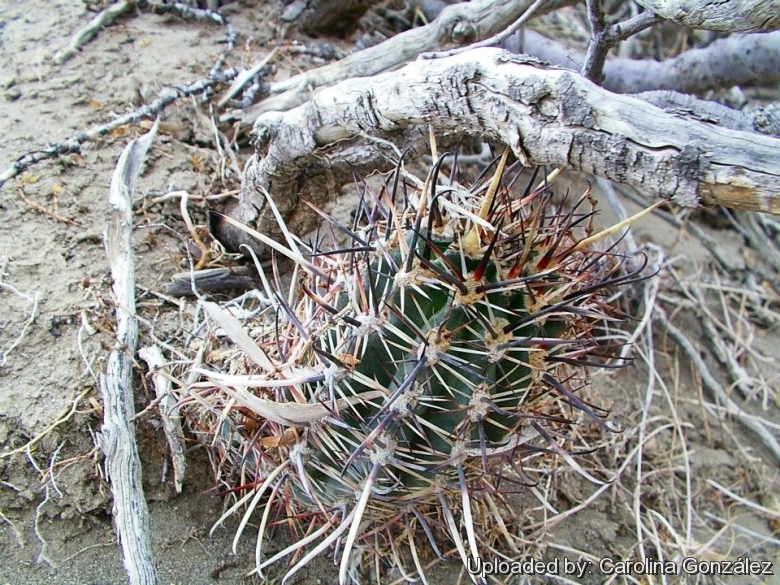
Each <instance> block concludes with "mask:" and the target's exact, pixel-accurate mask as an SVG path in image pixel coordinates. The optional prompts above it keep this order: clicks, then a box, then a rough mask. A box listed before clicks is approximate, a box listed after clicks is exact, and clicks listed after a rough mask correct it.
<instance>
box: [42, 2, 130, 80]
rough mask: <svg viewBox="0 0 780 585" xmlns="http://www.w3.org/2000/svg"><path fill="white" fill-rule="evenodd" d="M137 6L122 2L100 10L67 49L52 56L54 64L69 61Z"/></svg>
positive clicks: (76, 35)
mask: <svg viewBox="0 0 780 585" xmlns="http://www.w3.org/2000/svg"><path fill="white" fill-rule="evenodd" d="M137 4H138V2H137V1H136V0H122V1H121V2H117V3H116V4H112V5H111V6H109V7H108V8H106V9H105V10H102V11H101V12H100V13H98V15H97V16H95V17H94V18H93V19H92V20H90V21H89V23H88V24H87V25H86V26H85V27H84V28H82V29H81V30H80V31H79V32H77V33H76V34H75V35H74V36H73V38H72V39H71V41H70V43H68V46H67V47H65V48H64V49H62V50H61V51H59V52H58V53H57V54H56V55H54V57H53V59H54V62H55V63H57V64H58V65H59V64H62V63H64V62H65V61H67V60H68V59H70V58H71V57H72V56H73V55H75V54H76V53H77V52H78V50H79V49H80V48H81V47H83V46H84V45H86V44H87V43H88V42H89V41H90V39H92V37H94V36H95V35H96V34H97V33H98V31H99V30H100V29H102V28H105V27H107V26H109V25H111V24H113V23H115V22H116V21H117V20H119V19H120V18H121V17H122V16H124V15H125V14H127V13H128V12H130V11H131V10H132V9H134V8H135V7H136V6H137Z"/></svg>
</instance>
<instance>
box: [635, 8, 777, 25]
mask: <svg viewBox="0 0 780 585" xmlns="http://www.w3.org/2000/svg"><path fill="white" fill-rule="evenodd" d="M637 4H640V5H642V6H644V7H645V8H647V9H648V10H652V11H653V12H655V13H656V14H657V15H658V16H660V17H662V18H664V19H665V20H673V21H674V22H677V23H679V24H682V25H684V26H687V27H690V28H697V29H702V30H715V31H721V32H753V33H755V32H770V31H773V30H777V29H779V28H780V2H778V0H727V1H725V2H724V1H720V2H712V1H711V0H637Z"/></svg>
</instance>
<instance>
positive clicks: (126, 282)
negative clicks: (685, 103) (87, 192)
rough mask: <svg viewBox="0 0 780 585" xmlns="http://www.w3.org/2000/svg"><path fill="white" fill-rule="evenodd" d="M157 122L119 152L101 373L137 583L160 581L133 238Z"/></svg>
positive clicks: (109, 450) (106, 444)
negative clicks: (112, 343)
mask: <svg viewBox="0 0 780 585" xmlns="http://www.w3.org/2000/svg"><path fill="white" fill-rule="evenodd" d="M157 125H158V122H155V125H154V127H153V128H152V130H151V131H150V132H149V133H148V134H146V135H145V136H143V137H142V138H139V139H137V140H133V141H131V142H130V144H128V145H127V146H126V147H125V150H124V151H123V152H122V155H121V156H120V158H119V162H118V163H117V167H116V169H115V171H114V176H113V177H112V180H111V189H110V191H109V214H110V215H109V226H108V228H107V230H106V235H105V238H106V253H107V255H108V258H109V263H110V265H111V277H112V280H113V286H112V290H113V293H114V302H115V305H116V320H117V327H116V335H117V347H116V348H115V349H114V350H112V351H111V353H110V354H109V356H108V363H107V365H106V373H105V375H101V376H100V386H101V390H102V394H103V403H104V418H103V426H102V427H101V431H100V433H98V434H97V439H98V445H99V446H100V448H101V450H102V451H103V453H104V454H105V457H106V464H105V465H106V474H107V477H108V480H109V481H110V482H111V492H112V494H113V497H114V506H113V514H114V525H115V529H116V531H117V535H118V537H119V542H120V544H121V546H122V556H123V560H124V565H125V570H126V571H127V574H128V577H129V580H130V583H131V585H155V584H156V583H157V571H156V569H155V566H154V559H153V557H152V550H151V542H150V538H149V511H148V509H147V507H146V500H145V499H144V495H143V487H142V484H141V462H140V459H139V457H138V448H137V446H136V442H135V429H134V427H133V424H132V418H133V416H134V414H135V407H134V398H133V385H132V384H133V355H134V354H135V349H136V345H137V343H138V323H137V322H136V319H135V273H134V269H133V251H132V242H131V234H132V228H133V206H132V193H133V188H134V185H135V180H136V177H137V176H138V173H139V172H140V170H141V164H142V162H143V158H144V156H145V155H146V151H147V150H148V149H149V146H150V145H151V142H152V140H153V138H154V135H155V133H156V132H157Z"/></svg>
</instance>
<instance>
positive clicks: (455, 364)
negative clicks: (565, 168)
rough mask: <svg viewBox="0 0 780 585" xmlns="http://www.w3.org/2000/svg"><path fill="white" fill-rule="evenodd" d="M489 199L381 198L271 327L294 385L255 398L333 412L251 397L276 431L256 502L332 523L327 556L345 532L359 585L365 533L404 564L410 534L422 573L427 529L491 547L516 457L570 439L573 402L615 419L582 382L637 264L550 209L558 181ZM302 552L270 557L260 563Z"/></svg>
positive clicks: (317, 260)
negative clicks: (586, 238)
mask: <svg viewBox="0 0 780 585" xmlns="http://www.w3.org/2000/svg"><path fill="white" fill-rule="evenodd" d="M429 184H434V185H435V184H436V179H435V173H434V178H433V179H432V180H430V181H429ZM496 184H497V183H496ZM493 191H494V192H495V189H494V190H493ZM429 195H430V196H429ZM489 196H490V195H489ZM442 198H443V196H442ZM386 199H387V198H386V197H385V200H386ZM474 199H475V200H473V201H469V200H468V198H466V197H463V198H457V197H456V196H454V195H452V196H451V199H449V200H448V204H447V205H441V206H440V205H439V203H441V202H442V200H441V198H438V199H437V197H436V196H435V195H434V194H426V193H423V195H422V196H421V197H420V203H418V205H419V207H420V209H418V210H417V211H415V210H414V209H413V208H412V207H411V206H407V207H405V208H403V209H394V208H393V206H392V205H390V204H387V203H385V204H382V203H380V202H379V201H378V200H377V201H375V202H374V209H375V211H376V210H377V209H378V210H379V212H378V213H377V214H376V215H379V216H380V217H383V218H384V219H382V220H381V221H371V222H368V224H367V227H366V228H365V229H363V230H362V231H360V232H359V233H355V232H352V234H353V235H352V237H353V246H352V247H351V248H348V249H342V250H336V251H334V252H331V253H318V254H313V255H312V256H311V264H307V265H300V266H299V267H298V269H299V272H300V274H301V275H299V276H298V277H296V278H294V279H293V285H292V286H293V291H292V294H289V292H288V293H285V294H282V293H281V292H279V291H277V292H275V293H274V294H276V296H277V299H279V300H280V305H281V306H282V308H281V309H279V310H278V311H277V318H276V319H275V320H272V321H273V322H271V323H270V324H268V325H267V326H265V327H264V332H265V333H264V335H263V336H262V337H261V339H260V340H259V341H260V347H262V348H264V351H265V352H266V353H267V354H268V355H269V356H271V357H270V360H271V362H273V363H274V364H276V366H275V369H276V371H275V372H267V373H266V374H262V373H261V375H260V378H262V379H268V380H271V379H273V378H274V377H276V378H277V379H278V378H281V379H282V380H284V378H285V377H287V378H289V379H290V383H289V384H285V383H284V382H283V381H281V382H274V384H276V385H275V386H274V387H273V388H274V389H273V392H271V391H270V390H264V391H262V392H261V391H257V392H255V395H257V396H263V397H266V398H265V399H266V400H269V402H274V403H275V404H291V405H293V406H294V407H295V408H296V409H300V408H302V406H301V405H319V406H318V407H317V408H320V409H321V410H320V412H321V414H322V416H320V417H316V418H315V419H313V420H309V419H307V420H306V421H303V420H299V421H297V422H296V421H292V422H291V423H290V424H284V423H283V422H280V420H278V419H276V420H274V419H273V417H269V416H268V415H267V414H264V413H265V411H264V410H263V409H261V408H259V407H256V406H253V405H254V404H255V403H254V402H252V399H251V398H248V397H247V396H246V395H245V394H241V393H239V391H238V390H236V394H235V395H233V397H234V398H236V399H237V400H238V403H239V404H242V405H243V406H245V407H246V408H247V409H250V410H253V409H254V411H255V412H254V414H255V416H256V418H258V419H259V423H260V425H261V426H260V429H259V430H258V431H257V432H258V433H259V434H261V435H262V436H263V437H265V438H266V439H268V438H270V439H271V440H265V441H264V440H260V441H257V440H253V437H250V436H247V437H246V444H250V441H251V447H248V451H251V452H252V454H253V456H252V457H251V458H249V457H248V456H247V453H246V452H245V453H243V455H242V459H243V460H244V461H247V460H249V461H252V462H254V464H255V465H254V469H251V470H249V472H250V474H254V476H255V477H256V481H255V484H254V485H255V488H256V489H255V490H254V491H250V492H249V493H248V495H247V496H246V497H245V498H244V500H245V501H248V498H250V497H251V498H252V501H253V502H255V505H256V503H257V502H259V501H260V499H261V495H262V499H263V501H264V503H265V506H266V512H265V513H264V520H263V524H262V525H263V527H265V526H266V520H267V521H268V522H271V520H268V517H269V516H270V512H269V510H275V512H274V514H275V515H278V516H282V517H284V516H287V517H292V518H296V519H297V520H296V522H297V523H298V524H299V525H301V533H302V534H303V533H306V534H316V535H317V536H318V537H320V538H321V540H320V541H319V544H318V545H315V544H314V543H315V542H317V541H316V540H315V539H312V540H311V541H307V540H306V539H303V541H302V542H303V543H304V544H307V543H308V542H311V544H312V546H313V547H314V548H313V549H312V551H313V552H312V554H319V553H320V552H322V551H323V550H325V548H327V547H328V546H331V545H337V544H339V543H340V544H342V545H343V547H342V549H343V550H342V552H341V555H342V556H341V561H340V562H341V564H340V579H341V581H342V582H343V581H345V580H348V574H349V571H350V569H349V567H350V562H351V561H350V560H349V558H348V557H349V556H350V554H354V552H355V550H357V549H358V548H359V546H360V543H361V542H370V543H372V547H373V548H375V549H376V550H377V552H378V553H381V554H385V553H387V552H388V550H390V549H392V551H393V555H392V557H393V558H395V561H396V562H400V561H399V558H398V555H397V554H396V551H395V548H394V547H395V542H396V540H397V538H398V535H399V534H401V535H404V534H406V535H407V536H406V540H407V542H408V545H409V547H410V549H411V557H412V558H413V559H414V564H415V567H416V570H417V572H418V573H420V574H421V573H422V569H421V564H420V561H419V555H418V551H417V548H416V545H415V544H414V537H413V535H412V534H413V533H414V532H416V531H422V532H423V533H424V534H425V536H424V537H423V538H426V539H427V540H428V541H429V542H430V544H431V545H432V546H433V547H434V550H436V551H437V552H438V551H439V549H438V548H437V542H439V538H440V536H437V535H441V534H442V533H443V534H445V535H446V537H447V539H449V540H450V541H451V542H453V543H454V544H455V546H456V548H457V549H458V552H459V555H460V557H461V560H462V561H463V562H464V563H465V562H466V560H467V558H469V557H476V555H478V554H479V552H478V551H477V550H476V546H477V545H476V542H477V536H476V534H477V532H478V531H479V530H480V528H484V527H480V526H474V520H473V518H474V515H473V512H474V510H473V507H475V506H476V507H478V508H480V509H481V510H483V511H484V510H489V513H488V514H487V516H492V515H494V514H498V511H497V509H498V506H497V505H496V502H497V501H499V500H500V499H501V493H500V491H499V490H497V489H496V484H497V483H498V477H499V474H500V473H506V470H505V469H504V468H505V467H506V465H507V464H508V463H511V462H514V461H517V460H519V459H521V458H522V455H523V454H527V453H531V452H539V451H549V452H561V451H563V447H562V446H561V445H560V443H559V442H558V441H556V440H555V437H556V436H558V435H559V434H560V431H561V430H562V429H564V428H565V427H566V426H567V425H569V424H571V422H572V420H571V417H570V416H569V415H568V414H565V412H570V411H572V409H579V410H580V411H583V412H585V413H586V414H587V415H588V416H590V417H591V418H593V419H594V420H596V421H597V422H598V423H599V424H601V425H602V426H605V425H604V423H603V421H602V420H601V418H600V416H598V415H597V414H596V411H597V409H595V407H591V406H590V405H588V404H586V403H584V402H582V401H581V400H580V399H578V398H577V397H576V394H575V392H576V390H577V386H578V385H579V384H581V383H582V381H583V379H584V377H585V366H586V365H588V364H590V363H591V361H592V360H590V359H589V356H591V355H592V354H595V353H598V349H599V343H598V340H597V337H598V335H597V325H598V323H599V321H600V320H601V319H603V318H605V317H606V315H607V314H608V312H609V309H608V308H607V307H606V306H605V304H604V301H603V298H604V295H603V291H604V290H605V289H606V288H608V287H610V286H612V285H618V284H624V283H627V282H630V281H631V278H632V275H628V276H619V275H618V272H617V268H618V262H617V261H616V259H615V257H614V255H613V254H610V253H605V252H594V251H592V250H588V249H582V250H581V249H579V248H578V247H577V244H578V242H579V239H578V238H577V237H576V236H575V229H574V227H573V226H574V225H575V224H577V223H584V222H586V221H588V218H589V214H577V213H575V212H574V211H572V212H569V213H563V212H561V211H560V210H559V209H558V210H556V209H552V211H547V210H549V209H551V206H550V202H549V194H548V193H547V191H546V190H544V189H541V190H538V191H534V192H530V193H529V192H526V193H525V194H524V197H523V198H520V197H517V196H512V195H511V194H509V193H502V195H501V197H500V199H496V201H494V202H493V201H491V202H488V203H487V204H486V203H485V202H484V201H483V200H481V199H480V198H474ZM480 209H487V210H488V212H487V213H485V214H484V216H482V219H483V220H484V221H483V222H482V223H481V224H480V225H481V227H479V228H477V224H476V223H475V216H477V217H479V215H478V214H479V213H480V211H479V210H480ZM475 238H476V239H475ZM296 246H298V244H293V245H291V246H290V248H294V247H296ZM282 299H286V300H282ZM285 368H286V369H285ZM280 372H281V374H280ZM285 372H287V373H286V374H285ZM269 384H271V382H269ZM247 386H251V384H248V383H247ZM222 387H223V388H224V385H223V386H222ZM231 392H232V391H231ZM242 397H243V398H242ZM263 404H267V403H263ZM561 404H563V405H564V406H565V407H566V408H561V407H560V406H561ZM566 409H568V411H567V410H566ZM273 437H276V438H280V437H288V440H287V441H285V442H283V441H281V440H279V441H278V443H274V441H273ZM282 469H284V470H285V472H284V473H282V472H281V471H280V470H282ZM258 486H259V487H258ZM282 486H287V487H285V488H284V489H282ZM284 490H292V491H291V492H290V493H292V494H294V497H289V498H286V499H283V498H282V497H281V496H279V493H280V492H282V491H284ZM266 497H267V499H266ZM255 505H252V506H250V513H251V511H252V510H253V509H254V507H255ZM485 516H486V515H485V514H482V517H485ZM277 521H280V519H279V518H277ZM497 521H498V522H503V520H497ZM315 527H316V528H317V530H314V528H315ZM461 529H465V533H466V536H467V539H466V542H464V541H463V539H462V535H461ZM377 539H378V540H377ZM402 540H403V539H402ZM377 542H383V543H384V545H379V549H377V544H376V543H377ZM299 544H300V543H299ZM383 546H384V548H382V547H383ZM289 552H292V549H290V550H289V551H282V553H280V554H278V555H276V556H275V557H272V558H271V559H267V560H264V561H263V560H261V559H260V558H258V571H262V569H263V568H265V567H266V566H267V565H268V564H270V563H272V562H275V561H276V560H278V558H281V556H284V554H286V553H289ZM309 559H310V555H307V556H305V557H304V558H303V560H301V561H299V562H298V564H296V565H295V566H293V567H292V568H291V569H290V571H289V572H288V576H289V575H291V574H294V573H295V572H296V571H297V570H298V569H299V568H301V567H302V566H303V565H305V563H306V562H308V560H309ZM412 572H414V571H412Z"/></svg>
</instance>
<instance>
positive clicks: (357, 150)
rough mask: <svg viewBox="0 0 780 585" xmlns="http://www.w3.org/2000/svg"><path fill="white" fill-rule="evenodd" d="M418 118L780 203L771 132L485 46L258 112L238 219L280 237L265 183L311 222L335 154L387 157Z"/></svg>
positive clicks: (692, 202) (628, 175)
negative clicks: (668, 105) (741, 128)
mask: <svg viewBox="0 0 780 585" xmlns="http://www.w3.org/2000/svg"><path fill="white" fill-rule="evenodd" d="M420 125H422V126H423V127H425V126H427V125H431V126H432V127H433V128H434V130H435V131H436V133H437V135H440V136H444V137H447V136H449V137H453V136H462V137H464V136H468V137H474V138H478V139H481V140H486V141H494V142H500V143H504V144H506V145H508V146H509V147H511V148H512V150H513V151H514V153H515V155H516V156H517V157H518V158H519V159H520V160H521V161H523V162H524V164H527V165H536V164H540V165H551V166H560V167H566V168H571V169H575V170H579V171H584V172H587V173H590V174H593V175H597V176H601V177H604V178H607V179H610V180H612V181H616V182H619V183H624V184H628V185H631V186H633V187H635V188H637V189H640V190H641V191H643V192H645V193H647V194H649V195H652V196H655V197H663V198H665V199H670V200H672V201H675V202H677V203H679V204H680V205H684V206H698V205H702V204H703V205H713V204H722V205H726V206H730V207H735V208H739V209H747V210H754V211H769V212H773V213H780V140H778V139H774V138H769V137H766V136H761V135H757V134H751V133H746V132H736V131H732V130H728V129H725V128H721V127H718V126H715V125H712V124H708V123H705V122H701V121H696V120H692V119H688V118H685V117H680V116H677V115H674V114H672V113H668V112H664V111H663V110H660V109H658V108H656V107H655V106H652V105H650V104H648V103H646V102H644V101H642V100H639V99H636V98H632V97H628V96H621V95H616V94H612V93H610V92H608V91H606V90H604V89H602V88H600V87H598V86H597V85H595V84H593V83H591V82H589V81H587V80H585V79H584V78H582V77H581V76H580V75H578V74H576V73H574V72H572V71H567V70H562V69H554V68H549V67H545V66H542V65H541V64H540V63H539V62H537V61H536V60H533V59H530V58H527V57H520V56H518V55H513V54H511V53H508V52H505V51H502V50H500V49H490V48H485V49H475V50H472V51H468V52H465V53H462V54H460V55H457V56H454V57H450V58H446V59H441V60H433V61H418V62H415V63H412V64H410V65H407V66H406V67H404V68H403V69H400V70H398V71H396V72H392V73H386V74H382V75H378V76H376V77H374V78H371V79H354V80H349V81H345V82H342V83H340V84H338V85H336V86H334V87H331V88H328V89H326V90H323V91H321V92H320V93H319V94H317V95H316V96H315V97H314V98H313V99H312V100H311V101H310V102H308V103H307V104H305V105H303V106H301V107H298V108H296V109H294V110H290V111H287V112H283V113H282V112H269V113H266V114H264V115H263V116H261V117H260V118H259V119H258V120H257V122H256V124H255V128H254V135H255V140H256V154H255V156H254V157H253V159H252V160H251V161H250V162H249V163H248V165H247V168H246V172H245V177H244V180H243V183H242V189H241V195H240V203H239V208H238V210H237V213H236V218H237V219H239V220H241V221H244V222H246V223H249V224H250V225H251V226H252V227H255V228H256V229H258V230H259V231H261V232H263V233H265V234H268V235H271V236H274V235H278V234H277V233H276V230H275V224H276V222H275V220H274V219H273V217H272V215H271V213H270V210H268V209H267V208H266V205H265V195H264V193H266V192H268V193H271V194H273V197H274V201H275V203H276V205H277V206H278V207H279V208H280V211H281V213H282V215H283V216H284V217H285V218H286V219H288V220H289V221H291V224H292V225H291V229H292V230H293V231H296V230H301V228H303V229H305V228H306V227H311V226H312V225H313V224H314V222H315V221H316V216H314V214H313V212H311V211H309V210H308V208H307V206H305V205H299V197H301V196H303V197H306V198H308V199H310V200H312V201H313V202H314V203H317V204H322V203H323V201H324V200H325V199H326V198H327V197H330V196H333V195H334V193H336V192H337V190H338V187H340V185H341V184H343V182H342V181H344V179H345V177H349V176H351V173H350V174H349V175H347V174H346V169H348V168H349V165H347V164H346V163H345V161H348V162H349V163H351V164H356V165H366V164H368V163H370V162H372V160H371V159H372V158H374V159H375V158H376V157H378V156H380V155H384V156H388V155H387V152H385V153H382V152H381V150H382V149H383V148H384V149H385V150H386V151H388V150H389V151H392V149H388V148H387V147H386V143H380V142H378V140H380V139H381V140H385V139H398V138H399V137H401V138H404V137H405V138H406V139H410V138H412V137H413V136H415V133H419V128H418V127H419V126H420ZM372 141H373V142H372ZM380 145H381V147H380ZM404 145H405V144H404ZM324 169H328V171H329V172H328V173H326V174H325V175H321V174H320V173H321V171H322V170H324ZM323 176H327V180H326V181H325V182H323V180H322V177H323ZM346 180H349V179H348V178H347V179H346ZM344 182H345V181H344ZM299 233H300V231H299Z"/></svg>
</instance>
